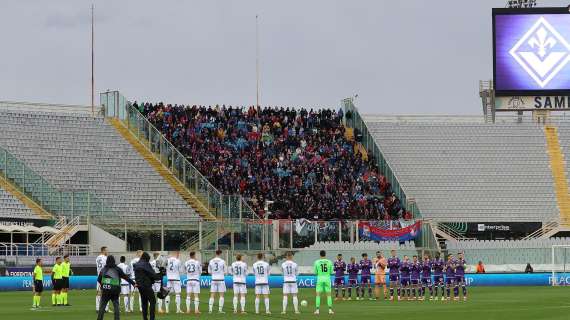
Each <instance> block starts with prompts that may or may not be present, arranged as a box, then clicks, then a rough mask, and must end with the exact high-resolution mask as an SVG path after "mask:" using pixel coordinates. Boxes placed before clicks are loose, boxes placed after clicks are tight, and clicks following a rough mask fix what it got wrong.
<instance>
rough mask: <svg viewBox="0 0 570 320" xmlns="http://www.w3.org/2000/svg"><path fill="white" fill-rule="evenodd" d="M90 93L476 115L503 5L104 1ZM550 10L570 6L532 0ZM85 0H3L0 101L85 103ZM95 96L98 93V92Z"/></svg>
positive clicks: (458, 0)
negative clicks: (352, 101)
mask: <svg viewBox="0 0 570 320" xmlns="http://www.w3.org/2000/svg"><path fill="white" fill-rule="evenodd" d="M94 2H95V11H96V35H95V37H96V40H95V41H96V56H95V59H96V60H95V63H96V65H95V71H96V74H95V77H96V92H97V93H98V92H100V91H103V90H106V89H118V90H119V91H121V92H122V93H123V94H124V95H125V96H126V97H127V98H128V99H130V100H135V99H136V100H139V101H140V100H151V101H159V100H160V101H165V102H170V103H184V104H216V103H219V104H223V103H225V104H233V105H249V104H254V103H255V15H256V14H259V15H260V29H261V31H260V51H261V82H262V85H261V86H262V104H263V105H283V106H307V107H322V106H332V107H337V106H338V105H339V101H340V100H341V99H342V98H344V97H348V96H351V95H353V94H355V93H357V94H358V95H359V99H358V100H357V105H358V107H359V108H360V109H361V110H363V111H364V112H366V113H386V114H411V113H422V114H433V113H448V114H449V113H451V114H480V113H481V106H480V100H479V97H478V81H479V80H480V79H490V78H491V77H492V52H491V43H492V42H491V8H492V7H504V5H505V3H506V0H473V1H467V0H433V1H429V0H407V1H404V0H392V1H388V0H370V1H364V0H344V1H334V0H311V1H309V0H287V1H285V0H281V1H268V0H258V1H254V0H240V1H237V0H233V1H232V0H223V1H222V0H219V1H212V0H201V1H183V0H164V1H141V0H96V1H94ZM538 2H539V4H541V5H542V6H567V5H568V3H569V2H570V1H568V0H564V1H560V0H559V1H557V0H550V1H547V0H538ZM90 4H91V1H83V0H53V1H51V0H50V1H45V0H28V1H21V0H0V100H17V101H33V102H53V103H68V104H72V103H76V104H89V103H90V68H91V67H90V61H91V60H90V25H89V23H90V17H89V10H90ZM97 101H98V98H97Z"/></svg>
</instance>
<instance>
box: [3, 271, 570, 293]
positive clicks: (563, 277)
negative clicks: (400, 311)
mask: <svg viewBox="0 0 570 320" xmlns="http://www.w3.org/2000/svg"><path fill="white" fill-rule="evenodd" d="M465 279H466V282H467V285H469V286H550V285H552V282H553V281H556V283H557V284H568V283H570V273H567V274H557V275H556V278H554V279H553V278H552V274H551V273H529V274H526V273H514V274H467V275H466V276H465ZM347 280H348V279H345V281H347ZM96 281H97V278H96V277H95V276H72V277H71V278H70V285H71V289H75V290H77V289H95V287H96V285H95V284H96ZM165 281H166V279H165ZM254 281H255V279H254V277H253V276H248V277H247V286H248V287H249V288H253V287H254ZM386 281H387V283H388V282H389V279H388V275H387V276H386ZM210 282H211V277H210V276H203V277H201V279H200V286H201V287H202V288H209V287H210ZM372 283H374V279H372ZM282 284H283V277H282V276H270V278H269V286H270V287H271V288H281V287H282ZM297 284H298V285H299V288H314V287H315V284H316V280H315V277H314V276H299V277H298V279H297ZM182 285H183V286H184V287H185V286H186V277H185V276H183V277H182ZM226 285H227V287H228V288H232V287H233V285H232V279H231V277H230V276H226ZM44 287H45V289H46V290H51V289H52V283H51V278H50V277H49V276H47V277H44ZM26 290H29V291H31V290H32V280H31V278H30V277H0V291H26Z"/></svg>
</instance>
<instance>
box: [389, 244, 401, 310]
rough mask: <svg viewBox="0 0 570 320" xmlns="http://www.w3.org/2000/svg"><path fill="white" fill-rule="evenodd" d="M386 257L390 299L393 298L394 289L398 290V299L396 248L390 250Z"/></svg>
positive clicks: (398, 270)
mask: <svg viewBox="0 0 570 320" xmlns="http://www.w3.org/2000/svg"><path fill="white" fill-rule="evenodd" d="M390 253H391V255H392V256H391V257H390V258H388V268H389V269H390V273H389V275H390V277H389V278H390V301H393V300H394V289H397V290H398V300H400V283H399V280H400V279H399V278H400V258H398V257H396V250H392V251H390Z"/></svg>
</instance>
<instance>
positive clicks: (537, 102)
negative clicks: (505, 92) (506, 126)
mask: <svg viewBox="0 0 570 320" xmlns="http://www.w3.org/2000/svg"><path fill="white" fill-rule="evenodd" d="M495 110H497V111H535V110H570V97H568V96H552V97H549V96H546V97H545V96H512V97H496V98H495Z"/></svg>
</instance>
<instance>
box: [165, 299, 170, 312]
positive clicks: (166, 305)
mask: <svg viewBox="0 0 570 320" xmlns="http://www.w3.org/2000/svg"><path fill="white" fill-rule="evenodd" d="M164 308H165V309H166V313H168V311H169V310H170V295H168V296H166V298H165V299H164Z"/></svg>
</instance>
